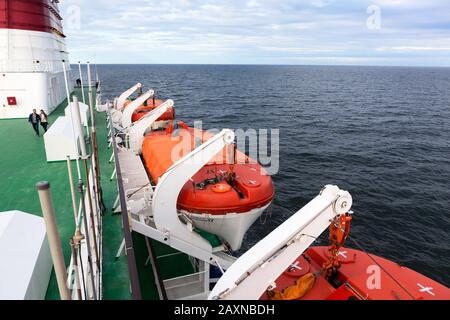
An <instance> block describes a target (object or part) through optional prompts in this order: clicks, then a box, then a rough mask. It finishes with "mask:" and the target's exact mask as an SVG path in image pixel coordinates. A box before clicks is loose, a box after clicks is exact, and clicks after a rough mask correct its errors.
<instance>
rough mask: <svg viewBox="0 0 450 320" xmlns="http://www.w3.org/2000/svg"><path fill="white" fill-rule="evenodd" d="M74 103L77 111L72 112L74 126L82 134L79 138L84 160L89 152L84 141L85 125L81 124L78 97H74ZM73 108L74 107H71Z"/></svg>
mask: <svg viewBox="0 0 450 320" xmlns="http://www.w3.org/2000/svg"><path fill="white" fill-rule="evenodd" d="M73 103H74V108H75V110H74V111H72V116H73V120H72V121H73V122H75V123H74V125H75V126H76V128H77V130H78V132H79V133H80V137H79V142H80V149H81V150H80V151H81V157H82V158H83V159H86V157H87V152H86V143H85V141H84V128H83V124H82V123H81V113H80V104H79V103H78V97H77V96H75V95H74V96H73ZM70 108H72V106H71V107H70Z"/></svg>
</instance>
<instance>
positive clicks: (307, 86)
mask: <svg viewBox="0 0 450 320" xmlns="http://www.w3.org/2000/svg"><path fill="white" fill-rule="evenodd" d="M98 72H99V74H100V78H101V80H102V82H103V88H104V92H103V93H104V95H105V97H110V98H112V97H114V96H116V95H118V94H120V93H121V92H122V91H124V90H125V89H127V88H128V87H130V86H132V85H134V84H135V83H136V82H138V81H139V82H141V83H143V84H144V85H145V86H146V87H147V88H153V89H155V90H156V91H157V94H158V96H159V97H162V98H172V99H174V100H175V106H176V111H177V116H178V117H179V118H180V119H183V120H184V121H185V122H186V123H188V124H193V121H194V120H197V119H201V120H203V125H204V128H205V129H209V128H232V129H237V128H243V129H246V128H255V129H259V128H269V129H270V128H279V129H280V169H279V173H278V174H277V175H275V176H274V177H273V180H274V182H275V186H276V200H275V205H274V209H273V214H272V217H271V218H270V219H268V221H267V222H266V223H265V224H261V223H259V222H258V223H256V224H255V226H253V227H252V228H251V230H250V232H249V233H248V235H247V237H246V239H245V242H246V244H245V248H249V247H250V246H251V245H253V244H255V243H256V242H257V241H258V240H259V239H261V238H262V237H263V236H265V235H266V234H268V233H269V232H270V231H271V230H273V229H274V228H275V227H276V226H278V225H279V224H280V223H282V222H283V221H285V220H286V219H287V218H288V217H289V216H290V215H292V213H293V212H295V211H297V210H298V209H299V208H301V207H302V206H303V205H305V204H306V203H307V202H308V201H309V200H311V199H312V198H313V197H315V196H316V195H317V194H318V193H319V191H320V190H321V188H322V187H323V186H324V185H326V184H336V185H338V186H339V187H341V188H343V189H346V190H348V191H349V192H350V193H351V194H352V196H353V199H354V208H353V209H354V212H355V214H354V220H353V226H352V230H351V237H352V238H353V239H355V240H357V241H358V242H359V243H360V244H361V245H362V246H363V247H364V248H365V249H366V250H367V251H369V252H371V253H374V254H377V255H381V256H384V257H386V258H389V259H392V260H394V261H396V262H398V263H399V264H401V265H405V266H407V267H410V268H413V269H415V270H417V271H419V272H421V273H423V274H425V275H427V276H429V277H431V278H433V279H436V280H438V281H440V282H442V283H444V284H446V285H448V286H450V278H449V274H450V69H445V68H442V69H439V68H392V67H389V68H388V67H329V66H327V67H325V66H324V67H317V66H314V67H312V66H311V67H307V66H181V65H177V66H169V65H114V66H112V65H100V66H98ZM322 241H323V240H322ZM347 244H348V245H349V246H352V247H354V246H355V244H354V243H353V242H352V241H349V242H348V243H347Z"/></svg>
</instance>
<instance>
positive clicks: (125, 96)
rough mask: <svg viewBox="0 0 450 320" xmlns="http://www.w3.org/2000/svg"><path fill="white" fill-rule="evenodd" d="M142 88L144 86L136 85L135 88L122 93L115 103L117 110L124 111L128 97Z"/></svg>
mask: <svg viewBox="0 0 450 320" xmlns="http://www.w3.org/2000/svg"><path fill="white" fill-rule="evenodd" d="M140 88H142V84H140V83H136V84H135V85H134V86H133V87H131V88H130V89H128V90H127V91H125V92H124V93H122V94H121V95H120V96H119V97H118V98H117V99H116V101H115V105H114V107H115V108H116V110H122V109H123V105H124V103H125V101H127V99H128V97H129V96H131V95H132V94H133V92H135V91H136V90H138V89H140Z"/></svg>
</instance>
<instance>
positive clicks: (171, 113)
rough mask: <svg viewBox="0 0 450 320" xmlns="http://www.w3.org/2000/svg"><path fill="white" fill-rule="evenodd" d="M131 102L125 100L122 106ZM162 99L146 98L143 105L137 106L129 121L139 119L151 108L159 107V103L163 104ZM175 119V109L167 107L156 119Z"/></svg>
mask: <svg viewBox="0 0 450 320" xmlns="http://www.w3.org/2000/svg"><path fill="white" fill-rule="evenodd" d="M130 103H131V101H130V100H128V101H126V102H125V103H124V106H125V107H127V106H128V105H129V104H130ZM163 103H164V101H163V100H160V99H148V100H147V101H146V102H145V103H144V104H143V105H141V106H139V107H138V108H137V109H136V110H135V111H134V112H133V115H132V116H131V121H132V122H136V121H138V120H139V119H141V118H142V117H143V116H145V115H146V114H147V113H149V112H150V111H152V110H153V109H155V108H157V107H159V106H160V105H161V104H163ZM173 119H175V109H174V108H169V110H167V111H166V112H164V113H163V114H162V115H161V117H159V118H158V120H156V121H168V120H173Z"/></svg>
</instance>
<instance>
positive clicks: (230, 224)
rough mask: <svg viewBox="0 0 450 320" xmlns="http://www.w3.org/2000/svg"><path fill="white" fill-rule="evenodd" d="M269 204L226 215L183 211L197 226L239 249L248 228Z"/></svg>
mask: <svg viewBox="0 0 450 320" xmlns="http://www.w3.org/2000/svg"><path fill="white" fill-rule="evenodd" d="M269 206H270V203H269V204H268V205H266V206H264V207H261V208H255V209H253V210H250V211H249V212H244V213H229V214H225V215H212V214H193V213H188V212H186V211H182V212H181V213H182V214H185V215H187V216H188V217H189V219H191V220H192V223H193V225H194V226H195V227H196V228H198V229H200V230H204V231H206V232H209V233H212V234H215V235H217V236H218V237H219V238H221V239H222V240H224V241H225V242H227V243H228V244H229V245H230V247H231V249H232V250H239V248H240V247H241V245H242V241H243V240H244V236H245V234H246V232H247V230H248V229H249V228H250V226H251V225H252V224H253V223H254V222H255V221H256V220H257V219H258V218H259V217H260V216H261V215H262V214H263V212H264V211H265V210H266V209H267V208H268V207H269Z"/></svg>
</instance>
